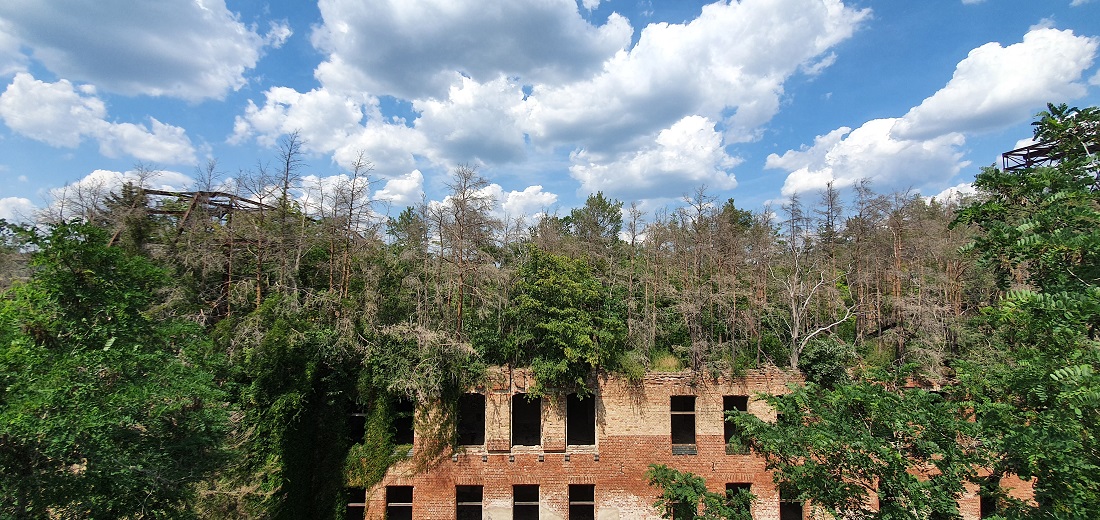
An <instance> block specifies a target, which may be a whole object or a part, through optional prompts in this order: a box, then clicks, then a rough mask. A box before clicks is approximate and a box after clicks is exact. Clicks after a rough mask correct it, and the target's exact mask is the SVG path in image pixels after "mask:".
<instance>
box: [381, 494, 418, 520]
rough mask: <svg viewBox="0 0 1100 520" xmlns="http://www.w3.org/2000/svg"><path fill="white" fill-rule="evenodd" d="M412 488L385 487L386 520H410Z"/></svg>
mask: <svg viewBox="0 0 1100 520" xmlns="http://www.w3.org/2000/svg"><path fill="white" fill-rule="evenodd" d="M412 517H413V488H412V486H386V520H412Z"/></svg>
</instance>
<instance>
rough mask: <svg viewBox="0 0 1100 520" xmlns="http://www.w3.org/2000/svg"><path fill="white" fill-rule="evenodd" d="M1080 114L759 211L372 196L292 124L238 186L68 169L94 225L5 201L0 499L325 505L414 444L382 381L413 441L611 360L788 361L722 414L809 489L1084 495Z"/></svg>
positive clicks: (926, 507) (331, 511) (1088, 176)
mask: <svg viewBox="0 0 1100 520" xmlns="http://www.w3.org/2000/svg"><path fill="white" fill-rule="evenodd" d="M1097 120H1098V112H1097V110H1096V109H1092V108H1090V109H1084V110H1076V109H1070V108H1067V107H1064V106H1051V107H1050V110H1049V111H1048V112H1047V113H1045V114H1043V115H1042V117H1041V118H1040V120H1039V121H1037V126H1036V137H1037V139H1039V140H1041V141H1044V142H1050V143H1055V144H1056V145H1057V146H1056V148H1057V150H1058V151H1059V153H1060V154H1061V155H1060V157H1061V158H1062V159H1061V160H1060V161H1059V162H1058V163H1057V164H1055V165H1052V166H1050V167H1043V168H1034V169H1029V170H1024V171H1014V172H1003V171H1000V170H997V169H994V168H989V169H986V170H983V172H982V173H981V174H980V175H979V177H978V179H977V180H976V182H975V185H976V187H977V188H978V189H979V190H980V193H979V195H978V196H977V197H976V198H974V199H973V200H970V201H968V202H967V203H966V205H965V206H960V202H959V201H957V200H948V201H938V200H928V199H925V198H923V197H920V196H918V195H915V194H910V193H893V194H879V193H876V192H875V191H874V190H873V189H872V187H871V186H870V185H869V184H867V183H860V184H859V185H857V186H854V187H852V188H851V189H850V190H847V191H843V192H842V191H841V190H839V189H837V188H834V187H833V186H831V185H830V186H829V187H828V188H827V189H826V190H824V191H823V192H822V193H821V194H820V195H819V197H818V198H816V199H815V200H807V199H800V198H797V197H796V198H792V199H791V200H789V201H788V203H787V204H785V205H784V206H782V207H781V208H778V209H777V210H776V211H772V209H771V208H765V209H764V210H763V211H760V212H750V211H746V210H744V209H740V208H738V207H737V206H736V204H735V203H734V201H733V200H732V199H731V200H726V201H719V200H716V199H715V198H714V197H712V196H711V195H709V194H708V193H707V191H706V190H705V188H699V189H698V190H696V191H694V192H692V193H687V194H684V198H683V204H681V205H679V206H678V207H674V208H668V209H663V210H659V211H656V212H654V213H650V214H647V213H645V212H643V211H642V210H641V209H639V208H640V207H639V205H638V204H630V205H624V204H623V202H621V201H617V200H613V199H610V198H608V197H606V196H605V195H604V194H603V193H596V194H593V195H591V196H590V197H588V199H587V200H586V203H585V204H584V205H583V206H582V207H580V208H575V209H573V210H572V211H570V212H569V214H568V215H564V216H559V215H554V214H551V215H544V216H542V217H540V218H539V220H538V221H536V222H524V221H522V220H516V219H508V218H502V217H501V215H499V213H497V212H496V211H495V209H494V208H495V207H496V204H495V203H496V201H494V200H493V199H492V197H491V195H490V194H491V193H492V192H491V190H487V189H486V187H487V186H488V180H487V179H485V178H484V177H482V176H481V175H479V174H478V172H477V170H476V169H475V168H472V167H469V166H460V167H458V168H456V169H455V170H454V172H453V175H452V177H451V179H450V181H449V182H448V183H447V186H448V188H449V193H448V194H447V195H448V196H447V197H446V198H445V199H444V200H443V201H442V202H433V203H430V204H422V205H419V206H416V207H409V208H405V209H404V210H403V211H400V212H399V213H398V214H397V216H395V217H391V218H387V219H383V218H381V217H380V216H379V214H378V213H377V212H376V208H375V207H374V205H375V201H372V200H370V198H369V194H370V193H371V190H370V189H369V188H370V165H369V163H367V162H365V161H364V160H359V161H356V162H355V163H354V164H352V165H350V167H349V169H348V171H347V173H346V175H345V176H344V177H343V178H342V180H341V181H340V182H338V183H336V184H335V185H325V186H309V185H303V184H302V179H304V178H308V177H306V176H303V175H302V173H303V172H302V171H301V170H303V169H304V168H306V165H305V164H304V162H303V159H304V157H303V155H302V152H301V148H302V143H301V142H300V140H299V139H298V137H297V136H296V135H291V136H289V137H287V138H286V139H284V140H283V141H282V142H281V143H280V146H279V150H278V161H276V164H277V165H278V166H277V167H276V168H274V169H269V168H267V167H263V168H260V169H259V170H258V171H251V172H244V173H242V175H241V176H240V177H239V178H236V179H234V180H233V182H232V183H228V184H226V186H233V187H234V189H235V192H234V193H233V194H216V193H215V192H213V191H204V192H203V193H206V195H187V196H180V197H159V198H157V197H150V196H148V194H147V193H145V192H144V191H143V189H142V187H141V186H136V185H128V186H126V187H124V188H123V189H121V190H119V192H118V193H114V194H109V195H108V194H98V196H78V198H77V200H75V201H71V202H73V203H72V204H69V205H67V206H66V207H70V208H76V209H77V210H78V211H79V216H80V217H81V219H82V221H83V222H84V223H83V224H78V223H67V222H52V223H43V224H42V226H41V227H40V228H39V230H37V231H36V230H33V229H26V228H19V227H15V226H8V225H4V226H0V229H2V231H0V240H2V241H3V243H2V244H0V288H3V289H4V291H5V292H4V293H3V300H2V302H0V353H2V354H0V425H3V426H2V428H3V429H0V486H2V487H0V494H2V495H3V496H5V497H13V499H12V500H11V501H7V502H5V503H3V504H2V505H0V507H4V508H6V509H3V510H2V512H0V514H2V515H3V516H11V517H26V518H42V517H47V516H54V517H85V516H94V517H132V518H143V517H162V516H163V517H176V516H187V515H189V514H190V515H198V516H206V517H240V518H261V517H262V518H268V517H271V518H305V517H316V518H320V517H335V516H338V515H339V511H340V509H341V504H342V503H345V502H346V500H345V498H346V497H344V496H343V490H344V489H345V487H348V486H360V487H365V486H369V485H370V484H372V483H374V482H377V481H378V480H379V479H380V478H381V477H382V476H383V475H384V473H385V471H386V468H387V467H388V466H389V465H390V464H392V463H393V462H395V461H397V460H401V459H403V458H405V457H406V456H407V454H408V450H407V449H405V448H404V447H402V446H399V445H397V444H396V441H395V439H396V437H395V434H394V432H393V431H392V430H393V424H394V422H395V419H397V418H398V416H399V415H400V414H402V413H404V414H407V413H408V412H398V411H397V410H398V407H397V406H396V403H399V402H412V403H416V405H417V407H418V414H419V415H418V417H419V418H420V420H421V423H418V424H417V435H418V436H419V437H420V438H421V439H425V440H428V441H429V442H428V443H427V444H426V446H429V449H425V450H418V451H417V453H414V455H413V456H414V457H415V458H416V461H415V462H417V463H418V464H422V465H423V466H424V467H426V466H427V465H430V464H431V463H432V461H433V458H434V457H438V456H441V455H442V454H443V453H445V451H446V447H448V446H450V445H451V444H453V442H454V439H453V428H452V426H453V418H454V409H453V407H454V404H455V401H456V399H457V397H458V395H459V394H460V393H462V392H463V391H465V390H466V389H468V388H470V387H471V385H474V384H476V383H478V382H479V381H481V380H482V377H483V374H484V371H485V367H486V366H487V365H490V364H499V365H507V366H522V367H528V368H530V369H531V370H532V372H533V373H534V375H535V379H536V382H537V385H538V386H537V387H536V388H534V389H533V391H534V392H535V393H568V392H579V393H581V394H583V393H585V391H586V390H587V389H588V388H589V383H590V382H591V381H592V379H591V378H592V377H593V376H594V375H595V374H598V373H599V372H601V371H610V372H617V373H619V374H622V375H625V376H626V377H629V378H637V377H639V376H641V375H642V374H644V373H645V372H646V371H647V370H648V371H653V370H680V369H684V368H687V369H691V370H695V371H697V372H698V373H700V374H702V375H716V374H727V375H736V374H737V373H739V372H740V371H743V370H745V369H747V368H751V367H763V366H768V365H778V366H781V367H784V368H788V369H792V370H795V369H797V370H800V371H801V372H802V373H803V374H804V375H805V377H806V379H807V381H809V384H807V385H805V386H801V387H798V388H795V389H793V390H792V392H791V393H790V394H788V395H786V396H782V397H773V398H769V401H770V402H771V404H772V405H773V406H775V407H776V408H777V409H778V410H779V411H780V412H782V420H781V421H779V422H777V423H769V422H763V421H758V420H755V419H754V418H753V417H751V416H748V415H743V416H741V417H739V418H738V419H737V420H738V421H739V425H740V426H741V431H742V432H745V433H746V434H747V435H746V437H745V438H744V439H742V442H743V444H744V445H746V446H749V447H751V448H753V449H754V450H756V452H757V453H759V454H760V455H762V456H764V457H765V459H766V460H767V461H768V464H769V466H770V467H771V468H773V469H774V470H775V476H776V478H777V479H778V480H779V481H780V482H781V483H782V485H783V486H785V488H784V489H790V490H793V492H794V493H796V494H797V495H799V496H800V497H801V498H803V499H810V500H812V501H813V502H814V503H816V504H819V505H820V506H821V507H824V508H826V509H829V510H831V511H833V512H836V513H838V514H843V515H847V516H848V517H852V518H860V517H872V516H874V515H878V517H880V518H926V517H934V518H950V517H953V516H954V515H956V511H955V509H954V500H955V498H957V497H958V496H959V493H960V492H961V489H962V488H961V487H960V486H961V485H962V483H963V482H965V481H967V480H973V481H975V482H977V483H978V484H981V485H982V486H983V487H982V489H983V490H984V491H983V492H984V493H988V494H990V495H991V496H995V497H1000V498H999V500H1000V504H1001V506H1002V507H1001V512H1002V514H1008V515H1016V516H1019V517H1058V518H1077V517H1080V518H1086V517H1090V516H1096V514H1095V513H1096V511H1095V507H1096V504H1098V503H1100V496H1098V495H1100V493H1098V489H1097V479H1096V478H1095V475H1096V474H1098V473H1100V460H1098V459H1097V455H1096V454H1097V446H1096V440H1095V431H1096V421H1097V418H1098V417H1100V413H1097V409H1096V407H1097V404H1098V403H1100V386H1098V384H1100V380H1098V378H1100V376H1098V375H1097V374H1098V371H1100V365H1098V359H1097V357H1098V350H1097V343H1096V335H1097V327H1098V325H1100V312H1098V311H1100V289H1098V288H1097V282H1098V277H1100V267H1098V266H1100V236H1098V235H1097V233H1100V211H1098V199H1097V193H1098V191H1097V185H1096V171H1097V166H1096V165H1097V159H1096V149H1097V148H1098V147H1100V144H1098V143H1097V139H1096V135H1097V128H1096V127H1097ZM202 177H203V178H204V179H205V180H206V184H207V186H204V188H206V189H208V190H211V189H213V188H215V187H216V177H217V166H216V164H214V163H211V164H210V165H209V166H208V168H207V169H206V170H205V171H204V172H203V176H202ZM227 189H228V188H227ZM211 193H215V194H214V195H211ZM303 194H308V195H309V196H308V197H305V196H302V195H303ZM77 195H86V194H77ZM203 197H206V198H203ZM219 197H221V198H219ZM225 197H240V199H226V198H225ZM225 200H230V202H225ZM245 200H249V201H251V202H249V203H244V202H243V201H245ZM231 207H234V208H237V209H235V210H230V208H231ZM154 210H155V211H154ZM928 388H942V389H943V391H942V392H939V393H932V392H929V391H927V390H925V389H928ZM353 413H354V414H358V415H356V416H355V417H362V418H363V419H362V420H363V421H364V422H365V423H366V425H367V427H366V434H365V435H363V436H362V437H359V438H353V437H352V436H349V435H348V434H347V432H349V431H351V430H352V429H353V425H352V424H351V423H350V422H351V420H352V419H351V417H352V415H350V414H353ZM196 453H199V454H202V455H201V456H199V457H196V456H194V454H196ZM184 454H186V455H188V456H184ZM932 468H935V469H934V470H933V469H932ZM983 468H984V469H983ZM990 471H991V472H992V474H991V475H990V474H989V472H990ZM1008 474H1018V475H1020V476H1023V477H1025V478H1030V477H1036V479H1035V480H1033V482H1035V489H1036V498H1037V502H1031V503H1029V502H1014V501H1012V500H1010V499H1008V498H1007V497H1006V496H1004V492H1003V491H1004V490H1001V489H999V488H998V486H997V484H996V482H997V480H998V477H1000V476H1002V475H1008ZM647 478H649V479H650V481H651V483H652V484H653V485H654V486H656V487H658V488H660V489H661V493H662V494H661V497H662V498H661V501H660V502H659V503H658V509H660V510H661V511H663V512H665V513H666V514H672V511H673V510H674V509H676V508H685V511H686V510H689V509H690V510H691V511H693V512H694V513H693V514H696V513H697V514H702V515H704V517H706V515H710V516H711V517H715V518H730V517H736V515H739V514H741V513H740V511H741V510H742V508H741V507H740V505H738V507H735V508H733V509H728V507H729V506H730V504H731V502H729V501H728V497H723V496H718V495H714V494H708V493H706V492H705V486H704V485H703V484H702V481H701V480H699V478H698V477H696V476H694V475H690V474H681V473H679V472H677V471H676V470H675V469H671V468H663V467H655V468H652V470H651V472H650V474H649V475H648V477H647ZM743 498H745V497H743ZM875 504H877V505H875ZM735 505H737V504H735ZM741 505H743V504H741ZM724 508H725V509H724ZM731 515H733V516H731ZM679 517H680V516H677V518H679Z"/></svg>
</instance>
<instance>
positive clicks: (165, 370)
mask: <svg viewBox="0 0 1100 520" xmlns="http://www.w3.org/2000/svg"><path fill="white" fill-rule="evenodd" d="M16 233H17V234H18V236H19V237H20V238H21V239H22V240H23V241H24V244H25V247H27V248H32V249H34V250H35V253H34V255H33V259H32V262H31V263H32V269H33V274H32V276H31V278H30V280H29V281H27V282H25V283H17V284H16V285H14V286H13V287H12V288H11V289H9V290H8V291H7V292H5V293H4V296H3V300H2V301H0V425H2V426H0V496H3V497H5V498H4V500H2V501H0V516H3V517H8V518H47V517H49V518H166V517H187V516H190V513H189V512H188V511H189V509H190V507H189V504H191V501H192V500H193V499H194V498H195V487H194V484H195V483H196V482H198V481H199V480H201V479H203V478H204V477H206V476H207V475H208V474H209V473H210V472H211V471H213V470H215V469H216V468H218V467H219V465H220V464H221V463H222V462H223V457H222V455H223V451H222V448H221V446H220V442H221V440H222V439H223V437H224V433H225V428H226V414H225V408H224V407H223V405H222V403H223V402H224V401H225V395H224V394H223V392H221V391H220V390H218V389H217V387H216V385H215V382H214V381H213V378H212V376H211V373H210V371H208V370H206V369H205V368H204V366H206V365H207V364H208V362H209V361H210V360H211V359H213V358H211V357H210V356H209V355H208V354H209V352H210V349H209V342H208V340H207V339H205V336H204V334H203V333H202V331H201V330H200V329H198V328H197V327H196V326H194V325H192V324H190V323H187V322H182V321H180V320H176V319H172V318H170V317H161V316H158V315H157V308H156V305H157V304H158V303H159V301H158V294H159V293H158V290H159V289H160V288H161V287H162V286H163V285H164V282H165V277H164V274H163V272H162V271H161V270H159V269H157V268H156V267H155V266H153V265H152V264H151V263H150V262H148V261H147V260H145V259H144V258H141V257H137V256H132V255H130V254H127V253H126V252H125V251H123V250H122V249H120V248H112V247H108V246H107V241H108V237H107V234H106V232H105V231H103V230H102V229H99V228H96V227H93V226H89V225H85V224H76V223H70V224H56V225H53V226H51V227H50V228H49V229H48V230H47V231H45V232H39V231H37V230H34V229H29V228H21V229H18V230H16Z"/></svg>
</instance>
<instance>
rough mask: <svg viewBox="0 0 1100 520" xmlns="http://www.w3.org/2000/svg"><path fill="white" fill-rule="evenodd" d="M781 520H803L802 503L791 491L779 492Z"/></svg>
mask: <svg viewBox="0 0 1100 520" xmlns="http://www.w3.org/2000/svg"><path fill="white" fill-rule="evenodd" d="M779 520H802V502H800V501H799V500H798V497H797V496H796V495H795V494H794V493H792V492H791V491H790V490H787V489H782V488H780V490H779Z"/></svg>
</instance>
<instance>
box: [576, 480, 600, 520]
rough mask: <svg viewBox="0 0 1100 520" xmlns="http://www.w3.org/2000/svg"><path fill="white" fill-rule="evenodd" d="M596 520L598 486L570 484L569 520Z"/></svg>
mask: <svg viewBox="0 0 1100 520" xmlns="http://www.w3.org/2000/svg"><path fill="white" fill-rule="evenodd" d="M595 519H596V486H595V485H593V484H569V520H595Z"/></svg>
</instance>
